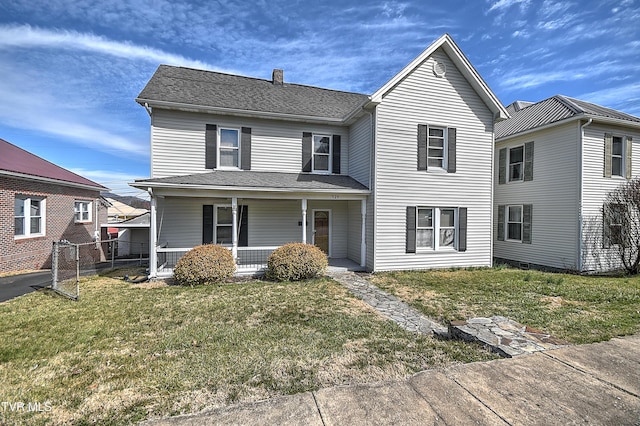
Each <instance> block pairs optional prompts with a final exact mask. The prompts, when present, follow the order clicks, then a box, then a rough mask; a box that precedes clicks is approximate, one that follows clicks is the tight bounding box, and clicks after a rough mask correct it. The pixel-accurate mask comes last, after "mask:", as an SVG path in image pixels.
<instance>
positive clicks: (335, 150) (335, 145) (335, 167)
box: [332, 135, 341, 175]
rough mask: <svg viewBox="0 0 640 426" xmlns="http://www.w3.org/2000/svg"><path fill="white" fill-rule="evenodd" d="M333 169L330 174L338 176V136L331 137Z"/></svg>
mask: <svg viewBox="0 0 640 426" xmlns="http://www.w3.org/2000/svg"><path fill="white" fill-rule="evenodd" d="M332 139H333V141H332V143H333V147H332V149H333V155H332V156H333V168H332V173H335V174H337V175H339V174H340V139H341V137H340V135H333V138H332Z"/></svg>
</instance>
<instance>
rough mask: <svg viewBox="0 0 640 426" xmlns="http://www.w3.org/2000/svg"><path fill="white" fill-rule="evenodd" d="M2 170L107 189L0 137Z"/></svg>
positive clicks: (0, 167) (62, 182)
mask: <svg viewBox="0 0 640 426" xmlns="http://www.w3.org/2000/svg"><path fill="white" fill-rule="evenodd" d="M2 171H6V172H10V173H17V174H20V175H28V176H33V177H34V178H45V179H52V180H56V181H60V183H61V184H65V183H67V184H69V183H71V184H76V185H83V186H91V187H93V188H95V189H96V190H97V191H102V190H106V189H107V188H105V187H104V186H102V185H100V184H99V183H95V182H93V181H92V180H89V179H87V178H84V177H82V176H80V175H77V174H75V173H73V172H71V171H69V170H67V169H64V168H62V167H60V166H57V165H55V164H53V163H51V162H49V161H47V160H45V159H44V158H41V157H38V156H37V155H35V154H32V153H30V152H28V151H25V150H24V149H22V148H19V147H17V146H15V145H13V144H11V143H9V142H7V141H5V140H4V139H0V174H1V173H2Z"/></svg>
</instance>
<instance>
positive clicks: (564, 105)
mask: <svg viewBox="0 0 640 426" xmlns="http://www.w3.org/2000/svg"><path fill="white" fill-rule="evenodd" d="M576 116H584V117H585V118H594V119H598V118H607V119H615V120H620V121H628V122H629V123H632V124H634V125H640V118H638V117H634V116H633V115H629V114H625V113H624V112H620V111H616V110H614V109H611V108H605V107H603V106H600V105H596V104H592V103H590V102H585V101H581V100H579V99H574V98H569V97H567V96H562V95H555V96H552V97H550V98H549V99H545V100H543V101H540V102H538V103H535V104H532V105H529V106H527V107H525V108H522V109H521V110H519V111H514V112H512V113H511V118H510V119H508V120H504V121H500V122H498V123H496V125H495V137H496V139H500V138H504V137H507V136H511V135H515V134H517V133H521V132H525V131H527V130H531V129H535V128H537V127H542V126H545V125H547V124H552V123H556V122H560V121H562V120H566V119H569V118H572V117H576Z"/></svg>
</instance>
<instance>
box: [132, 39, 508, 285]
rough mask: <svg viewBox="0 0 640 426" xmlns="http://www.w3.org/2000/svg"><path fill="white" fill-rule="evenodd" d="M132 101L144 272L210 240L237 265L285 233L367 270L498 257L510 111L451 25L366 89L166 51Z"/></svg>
mask: <svg viewBox="0 0 640 426" xmlns="http://www.w3.org/2000/svg"><path fill="white" fill-rule="evenodd" d="M136 101H137V102H138V103H140V104H141V105H143V106H144V107H145V108H146V110H147V111H148V113H149V115H150V116H151V176H150V178H148V179H142V180H138V181H136V182H134V183H133V184H132V185H133V186H135V187H137V188H141V189H144V190H147V191H148V192H149V194H150V196H151V202H152V208H151V230H150V240H151V241H150V244H151V245H150V246H151V247H152V250H151V254H150V262H151V267H150V272H151V275H152V276H157V275H163V274H167V273H171V271H172V267H173V265H174V264H175V262H176V260H177V259H178V258H179V256H181V255H182V254H184V253H185V252H186V251H187V250H189V249H190V248H192V247H194V246H196V245H199V244H203V243H218V244H223V245H226V246H228V247H229V248H230V250H232V252H233V253H234V256H235V257H236V259H237V262H238V266H239V269H240V270H242V269H255V268H261V267H263V266H264V263H265V259H266V257H267V256H268V254H269V253H270V252H271V251H272V250H273V249H275V248H276V247H278V246H280V245H282V244H285V243H287V242H292V241H298V242H306V243H312V244H315V245H317V246H318V247H320V248H321V249H322V250H323V251H324V252H325V253H326V254H327V255H328V256H329V259H330V263H331V262H335V261H337V260H340V259H348V260H349V261H351V262H352V263H354V264H355V265H358V266H359V267H360V268H362V269H366V270H370V271H380V270H395V269H427V268H444V267H462V266H481V265H482V266H488V265H491V262H492V238H491V231H492V225H491V224H492V221H493V218H492V204H491V200H492V191H493V185H492V176H493V167H492V158H493V150H494V139H493V131H494V123H495V122H496V121H497V120H502V119H505V118H507V117H508V114H507V112H506V110H505V109H504V108H503V107H502V105H501V104H500V102H499V101H498V100H497V98H496V97H495V95H494V94H493V93H492V92H491V90H490V89H489V87H488V86H487V85H486V83H485V82H484V81H483V80H482V78H481V77H480V76H479V74H478V73H477V72H476V70H475V69H474V68H473V66H472V65H471V64H470V63H469V61H468V60H467V58H466V57H465V56H464V55H463V53H462V52H461V51H460V49H459V48H458V46H457V45H456V44H455V43H454V42H453V40H452V39H451V38H450V37H449V36H448V35H444V36H442V37H441V38H439V39H438V40H437V41H435V42H434V43H433V44H432V45H431V46H429V47H428V48H427V49H426V50H425V51H424V52H422V53H421V54H420V55H419V56H418V57H417V58H416V59H415V60H414V61H412V62H411V63H410V64H409V65H407V66H406V67H405V68H404V69H403V70H401V71H400V72H399V73H398V74H397V75H395V76H394V77H393V78H392V79H391V80H390V81H389V82H387V83H386V84H385V85H384V86H382V87H381V88H380V89H379V90H377V91H376V92H375V93H373V94H371V95H365V94H360V93H348V92H340V91H335V90H328V89H323V88H319V87H310V86H304V85H298V84H292V83H288V82H285V81H284V78H283V72H282V71H281V70H274V72H273V75H272V79H271V80H265V79H257V78H249V77H243V76H238V75H229V74H223V73H218V72H211V71H202V70H196V69H188V68H181V67H172V66H166V65H161V66H160V67H159V68H158V70H157V71H156V73H155V74H154V75H153V76H152V77H151V80H150V81H149V82H148V84H147V85H146V87H145V88H144V89H143V91H142V92H141V93H140V95H139V96H138V98H137V99H136ZM153 248H155V249H153Z"/></svg>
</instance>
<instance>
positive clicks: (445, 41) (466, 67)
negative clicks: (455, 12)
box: [371, 34, 509, 120]
mask: <svg viewBox="0 0 640 426" xmlns="http://www.w3.org/2000/svg"><path fill="white" fill-rule="evenodd" d="M439 48H442V50H443V51H444V52H445V53H446V54H447V55H448V56H449V58H450V59H451V61H452V62H453V63H454V64H455V65H456V67H457V68H458V70H459V71H460V73H461V74H462V75H463V76H464V77H465V79H466V80H467V81H468V82H469V84H470V85H471V87H473V89H474V90H475V91H476V93H477V94H478V96H480V98H481V99H482V100H483V101H484V103H485V104H486V105H487V107H488V108H489V109H490V110H491V111H492V112H493V114H494V117H496V119H499V120H504V119H506V118H508V117H509V114H508V113H507V111H506V109H505V108H504V107H503V106H502V104H501V103H500V101H499V100H498V98H497V97H496V95H495V94H494V93H493V92H492V91H491V89H490V88H489V86H488V85H487V84H486V83H485V81H484V80H483V79H482V77H480V74H478V72H477V71H476V70H475V68H474V67H473V66H472V65H471V62H469V60H468V59H467V58H466V56H464V54H463V53H462V51H461V50H460V48H459V47H458V46H457V45H456V44H455V42H454V41H453V39H452V38H451V36H449V34H444V35H443V36H442V37H440V38H439V39H438V40H436V41H435V42H433V43H432V44H431V45H430V46H429V47H427V48H426V49H425V50H424V51H423V52H422V53H421V54H420V55H418V57H417V58H415V59H414V60H413V61H411V62H410V63H409V64H408V65H407V66H406V67H404V68H403V69H402V70H401V71H400V72H399V73H398V74H396V75H395V76H394V77H393V78H391V80H389V81H388V82H387V83H385V84H384V85H383V86H382V87H381V88H380V89H378V90H377V91H376V92H375V93H374V94H373V95H371V100H372V101H373V102H381V101H382V98H383V97H384V96H385V95H386V94H387V93H389V92H390V91H391V90H393V88H394V87H396V86H397V85H398V84H399V83H400V82H402V81H403V80H404V79H405V78H406V77H407V76H408V75H409V74H411V73H412V72H413V71H414V70H415V69H416V68H418V67H419V66H420V65H421V64H422V63H424V62H425V61H426V60H427V59H428V58H429V57H430V56H432V55H433V53H434V52H435V51H436V50H438V49H439Z"/></svg>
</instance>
